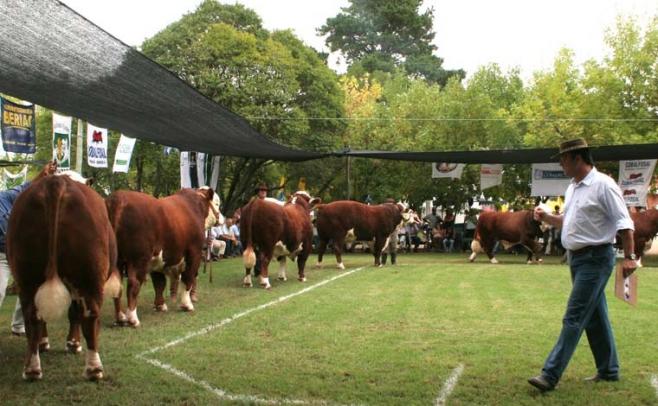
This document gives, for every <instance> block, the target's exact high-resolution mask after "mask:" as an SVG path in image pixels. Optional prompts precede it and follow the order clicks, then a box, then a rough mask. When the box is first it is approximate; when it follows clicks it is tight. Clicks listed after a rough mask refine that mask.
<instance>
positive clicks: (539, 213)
mask: <svg viewBox="0 0 658 406" xmlns="http://www.w3.org/2000/svg"><path fill="white" fill-rule="evenodd" d="M532 216H533V217H534V219H535V220H536V221H544V219H545V218H546V211H545V210H544V209H542V208H541V207H540V206H537V207H535V210H534V212H533V213H532Z"/></svg>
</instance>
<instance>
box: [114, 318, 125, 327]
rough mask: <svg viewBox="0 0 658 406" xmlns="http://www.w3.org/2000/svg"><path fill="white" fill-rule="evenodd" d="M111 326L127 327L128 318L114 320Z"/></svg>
mask: <svg viewBox="0 0 658 406" xmlns="http://www.w3.org/2000/svg"><path fill="white" fill-rule="evenodd" d="M112 327H128V320H114V323H112Z"/></svg>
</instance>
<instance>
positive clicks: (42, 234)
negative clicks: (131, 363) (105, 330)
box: [7, 176, 121, 380]
mask: <svg viewBox="0 0 658 406" xmlns="http://www.w3.org/2000/svg"><path fill="white" fill-rule="evenodd" d="M7 257H8V260H9V266H10V268H11V271H12V274H13V276H14V279H15V280H16V283H17V285H18V289H19V297H20V301H21V306H22V308H23V315H24V316H25V330H26V334H27V341H28V346H27V355H26V359H25V367H24V370H23V378H24V379H27V380H37V379H41V377H42V371H41V361H40V358H39V351H45V350H47V349H48V348H49V344H48V337H47V332H46V323H49V322H51V321H52V320H54V319H56V318H57V317H58V316H62V315H63V314H64V312H66V311H67V310H68V317H69V322H70V329H69V334H68V337H67V341H66V348H67V349H68V350H69V351H70V352H74V353H76V352H80V351H81V345H80V340H81V339H80V327H82V333H83V335H84V337H85V340H86V342H87V356H86V366H85V371H84V375H85V377H87V378H88V379H90V380H97V379H100V378H102V377H103V365H102V364H101V360H100V356H99V355H98V347H99V343H98V335H99V328H100V322H99V316H100V310H101V305H102V303H103V295H104V292H103V290H104V288H105V289H106V292H105V294H110V295H111V296H113V297H118V296H119V295H120V291H121V284H120V277H119V274H118V272H117V270H116V268H115V264H116V241H115V237H114V232H113V231H112V226H111V225H110V220H109V218H108V216H107V210H106V209H105V203H104V202H103V199H102V198H101V197H100V196H99V195H98V194H97V193H96V192H95V191H94V190H93V189H91V188H90V187H88V186H86V185H84V184H81V183H78V182H75V181H73V180H71V179H70V178H69V177H67V176H49V177H45V178H42V179H40V180H37V181H35V182H34V183H32V185H31V186H30V187H28V188H27V189H26V190H25V191H24V192H23V193H22V194H21V195H19V197H18V199H16V204H15V205H14V207H13V211H12V214H11V217H10V219H9V226H8V230H7Z"/></svg>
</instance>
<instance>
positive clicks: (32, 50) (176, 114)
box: [0, 0, 324, 161]
mask: <svg viewBox="0 0 658 406" xmlns="http://www.w3.org/2000/svg"><path fill="white" fill-rule="evenodd" d="M0 92H4V93H7V94H10V95H12V96H15V97H19V98H21V99H24V100H29V101H31V102H33V103H37V104H40V105H42V106H46V107H48V108H51V109H53V110H56V111H58V112H61V113H64V114H68V115H72V116H74V117H79V118H82V119H84V120H86V121H88V122H90V123H92V124H94V125H97V126H100V127H107V128H111V129H114V130H118V131H121V132H123V133H125V134H126V135H127V136H131V137H137V138H140V139H144V140H149V141H155V142H157V143H159V144H162V145H168V146H174V147H177V148H179V149H181V150H189V151H201V152H208V153H213V154H218V155H228V156H241V157H253V158H267V159H276V160H282V161H303V160H307V159H313V158H319V157H322V156H324V155H323V154H320V153H315V152H309V151H300V150H295V149H291V148H287V147H285V146H282V145H280V144H277V143H275V142H272V141H270V140H268V139H267V138H265V137H264V136H263V135H262V134H260V133H258V132H257V131H256V130H255V129H254V128H252V127H251V126H250V125H249V124H248V123H247V122H246V121H245V120H244V119H243V118H241V117H240V116H238V115H237V114H234V113H232V112H230V111H229V110H227V109H225V108H223V107H222V106H220V105H218V104H217V103H215V102H213V101H212V100H210V99H208V98H206V97H205V96H203V95H202V94H201V93H199V92H198V91H196V90H195V89H193V88H192V87H191V86H189V85H188V84H186V83H185V82H183V81H182V80H180V79H179V78H178V77H176V76H175V75H174V74H172V73H171V72H169V71H168V70H167V69H165V68H163V67H162V66H160V65H158V64H157V63H155V62H153V61H151V60H150V59H148V58H147V57H145V56H144V55H142V54H141V53H139V52H138V51H136V50H134V49H132V48H130V47H129V46H127V45H125V44H123V43H122V42H121V41H119V40H117V39H116V38H114V37H112V36H111V35H109V34H108V33H107V32H105V31H103V30H102V29H100V28H99V27H97V26H96V25H94V24H92V23H91V22H89V21H88V20H86V19H85V18H84V17H82V16H80V15H79V14H77V13H76V12H74V11H73V10H71V9H70V8H68V7H67V6H66V5H64V4H61V3H60V2H58V1H56V0H0Z"/></svg>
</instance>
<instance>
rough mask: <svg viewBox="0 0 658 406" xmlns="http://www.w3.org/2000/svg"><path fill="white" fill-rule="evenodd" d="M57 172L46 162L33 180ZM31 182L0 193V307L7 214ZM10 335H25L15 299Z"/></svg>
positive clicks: (6, 271) (6, 267)
mask: <svg viewBox="0 0 658 406" xmlns="http://www.w3.org/2000/svg"><path fill="white" fill-rule="evenodd" d="M56 170H57V162H56V161H52V162H48V163H47V164H46V166H44V167H43V169H42V170H41V172H39V174H38V175H37V177H36V178H35V179H34V180H37V179H40V178H42V177H44V176H48V175H52V174H54V173H55V171H56ZM31 183H32V182H31V181H28V182H25V183H23V184H22V185H19V186H16V187H13V188H11V189H8V190H3V191H2V192H0V306H2V302H3V301H4V299H5V292H6V291H7V282H8V281H9V264H8V263H7V252H6V247H7V244H6V240H5V236H6V234H7V224H8V223H9V214H10V213H11V208H12V207H13V206H14V202H15V201H16V198H17V197H18V195H19V194H21V192H22V191H23V190H25V189H27V187H28V186H30V184H31ZM11 333H12V334H13V335H15V336H22V335H25V322H24V321H23V311H22V310H21V302H20V300H18V299H16V306H15V307H14V315H13V317H12V321H11Z"/></svg>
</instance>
